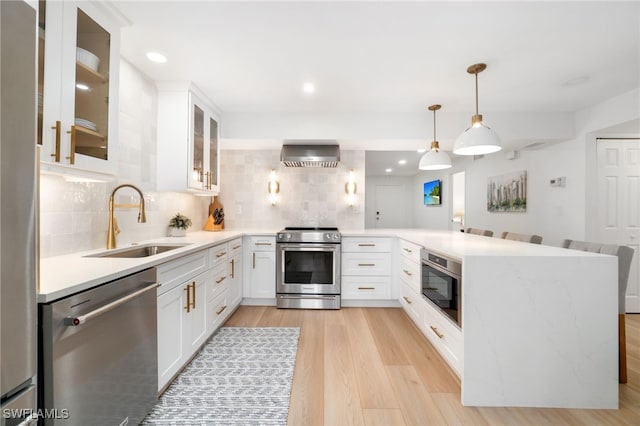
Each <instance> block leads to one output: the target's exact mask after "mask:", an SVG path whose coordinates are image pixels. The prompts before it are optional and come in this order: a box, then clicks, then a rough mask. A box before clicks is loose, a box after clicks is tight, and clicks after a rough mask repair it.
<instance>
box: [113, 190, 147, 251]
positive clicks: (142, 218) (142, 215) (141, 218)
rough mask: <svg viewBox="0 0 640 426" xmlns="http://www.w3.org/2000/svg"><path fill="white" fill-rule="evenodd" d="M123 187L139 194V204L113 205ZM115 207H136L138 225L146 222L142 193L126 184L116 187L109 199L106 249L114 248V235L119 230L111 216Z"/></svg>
mask: <svg viewBox="0 0 640 426" xmlns="http://www.w3.org/2000/svg"><path fill="white" fill-rule="evenodd" d="M125 187H128V188H132V189H135V190H136V191H138V194H140V203H139V204H116V203H115V201H114V200H115V195H116V192H118V190H119V189H120V188H125ZM116 207H120V208H136V207H137V208H139V209H140V210H139V211H138V223H145V222H146V221H147V215H146V214H145V212H144V195H142V191H140V190H139V189H138V188H137V187H135V186H133V185H129V184H128V183H125V184H123V185H119V186H116V188H115V189H114V190H113V192H112V193H111V197H109V229H108V231H107V249H114V248H116V235H118V234H119V233H120V228H118V222H117V221H116V218H115V216H114V215H113V210H114V209H115V208H116Z"/></svg>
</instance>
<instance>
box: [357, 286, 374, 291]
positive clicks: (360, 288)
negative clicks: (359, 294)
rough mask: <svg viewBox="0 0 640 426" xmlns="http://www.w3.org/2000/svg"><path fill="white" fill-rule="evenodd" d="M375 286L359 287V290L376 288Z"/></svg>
mask: <svg viewBox="0 0 640 426" xmlns="http://www.w3.org/2000/svg"><path fill="white" fill-rule="evenodd" d="M375 289H376V288H375V287H358V290H375Z"/></svg>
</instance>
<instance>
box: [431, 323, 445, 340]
mask: <svg viewBox="0 0 640 426" xmlns="http://www.w3.org/2000/svg"><path fill="white" fill-rule="evenodd" d="M429 328H430V329H431V331H433V332H434V333H436V336H438V338H439V339H442V338H443V337H444V334H442V333H440V332H439V331H438V329H437V328H435V327H434V326H432V325H430V326H429Z"/></svg>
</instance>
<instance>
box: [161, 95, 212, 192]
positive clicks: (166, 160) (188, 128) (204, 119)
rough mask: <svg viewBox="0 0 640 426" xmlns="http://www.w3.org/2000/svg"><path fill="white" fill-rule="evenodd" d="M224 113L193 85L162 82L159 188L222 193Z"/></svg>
mask: <svg viewBox="0 0 640 426" xmlns="http://www.w3.org/2000/svg"><path fill="white" fill-rule="evenodd" d="M219 123H220V112H219V111H218V110H217V108H215V107H214V106H213V103H212V102H211V101H209V100H207V99H206V97H205V96H204V95H203V94H201V92H200V91H199V90H198V89H197V88H196V87H195V86H193V85H192V84H189V83H185V82H180V83H177V82H159V83H158V167H157V170H158V175H157V189H158V190H159V191H190V192H195V193H198V194H208V195H217V194H218V193H219V192H220V167H219V166H220V156H219V148H220V146H219V143H218V140H219Z"/></svg>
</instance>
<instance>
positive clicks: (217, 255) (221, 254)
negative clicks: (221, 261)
mask: <svg viewBox="0 0 640 426" xmlns="http://www.w3.org/2000/svg"><path fill="white" fill-rule="evenodd" d="M226 254H227V252H226V251H223V252H220V253H216V257H222V256H225V255H226Z"/></svg>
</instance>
